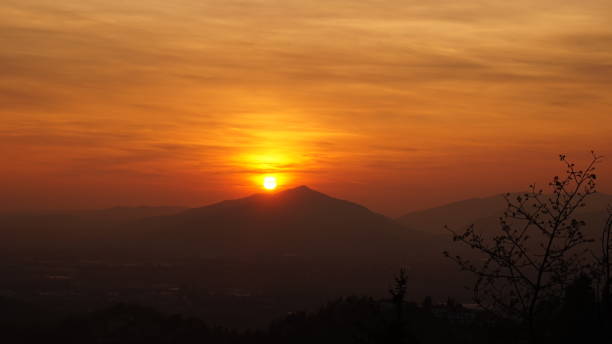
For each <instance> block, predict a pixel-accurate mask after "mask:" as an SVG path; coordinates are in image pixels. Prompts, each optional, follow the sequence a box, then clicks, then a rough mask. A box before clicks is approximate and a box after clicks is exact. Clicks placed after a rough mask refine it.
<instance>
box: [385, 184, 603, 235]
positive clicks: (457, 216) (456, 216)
mask: <svg viewBox="0 0 612 344" xmlns="http://www.w3.org/2000/svg"><path fill="white" fill-rule="evenodd" d="M517 195H518V194H517ZM609 204H612V195H607V194H602V193H596V194H593V195H591V196H589V197H588V198H587V201H586V207H584V208H580V209H579V210H578V211H577V213H576V214H577V215H579V216H580V217H581V218H582V219H584V220H585V221H586V222H587V224H589V225H590V226H591V227H594V229H595V228H600V225H603V221H604V220H603V219H604V215H605V213H606V207H607V206H608V205H609ZM505 209H506V201H505V200H504V196H503V195H501V194H500V195H495V196H491V197H486V198H474V199H469V200H464V201H459V202H454V203H450V204H446V205H443V206H440V207H436V208H431V209H427V210H423V211H417V212H412V213H408V214H406V215H404V216H402V217H400V218H398V219H397V221H398V222H400V223H402V224H404V225H406V226H409V227H411V228H416V229H419V230H422V231H425V232H427V233H431V234H448V233H447V231H446V230H445V229H444V226H445V225H448V226H449V227H450V228H452V229H453V230H457V231H461V230H462V229H464V228H466V227H467V226H469V225H471V224H474V225H475V227H476V228H477V229H479V230H482V231H491V230H497V229H498V225H497V224H498V218H499V217H500V216H501V215H502V214H503V212H504V210H505Z"/></svg>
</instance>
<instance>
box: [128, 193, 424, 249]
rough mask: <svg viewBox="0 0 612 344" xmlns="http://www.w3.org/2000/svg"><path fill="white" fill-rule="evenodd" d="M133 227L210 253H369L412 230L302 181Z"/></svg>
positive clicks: (165, 242) (168, 244) (166, 243)
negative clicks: (306, 184) (291, 187)
mask: <svg viewBox="0 0 612 344" xmlns="http://www.w3.org/2000/svg"><path fill="white" fill-rule="evenodd" d="M139 227H142V228H147V230H148V232H147V234H146V236H147V237H148V238H149V239H150V240H152V241H157V242H159V243H160V244H161V245H162V246H163V247H164V248H165V249H170V250H172V249H179V250H181V251H182V252H186V250H190V249H197V250H205V251H199V252H201V253H204V254H208V255H210V256H218V255H221V256H227V255H248V254H257V255H261V254H264V255H292V256H300V257H312V258H315V257H318V258H324V257H337V258H342V257H345V258H351V257H352V258H355V257H362V256H363V255H366V256H375V255H380V254H381V252H388V253H390V252H393V251H397V250H399V249H400V248H401V245H400V242H401V240H402V238H405V239H408V238H409V237H410V236H411V235H413V234H414V233H416V232H414V231H411V230H410V229H407V228H405V227H404V226H401V225H399V224H398V223H396V222H395V221H393V220H392V219H389V218H387V217H385V216H383V215H380V214H377V213H374V212H372V211H370V210H368V209H367V208H365V207H363V206H361V205H358V204H355V203H352V202H349V201H345V200H340V199H336V198H333V197H330V196H327V195H325V194H323V193H320V192H318V191H315V190H312V189H310V188H308V187H306V186H300V187H297V188H293V189H289V190H285V191H280V192H274V193H261V194H255V195H252V196H249V197H246V198H241V199H236V200H229V201H223V202H220V203H216V204H212V205H209V206H205V207H201V208H195V209H190V210H187V211H184V212H181V213H178V214H175V215H170V216H161V217H153V218H148V219H145V220H143V221H141V222H140V224H139ZM398 240H400V242H398Z"/></svg>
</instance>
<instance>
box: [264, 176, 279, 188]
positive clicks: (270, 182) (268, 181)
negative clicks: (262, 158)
mask: <svg viewBox="0 0 612 344" xmlns="http://www.w3.org/2000/svg"><path fill="white" fill-rule="evenodd" d="M263 187H264V188H265V189H266V190H274V189H276V187H277V182H276V177H272V176H269V177H265V178H264V182H263Z"/></svg>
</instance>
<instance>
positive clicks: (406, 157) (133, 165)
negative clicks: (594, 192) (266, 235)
mask: <svg viewBox="0 0 612 344" xmlns="http://www.w3.org/2000/svg"><path fill="white" fill-rule="evenodd" d="M611 23H612V2H610V1H609V0H582V1H577V0H571V1H563V0H555V1H552V0H540V1H532V0H516V1H491V0H488V1H471V0H470V1H468V0H466V1H457V0H436V1H433V0H432V1H422V0H420V1H416V0H415V1H412V0H386V1H382V0H359V1H355V0H282V1H280V0H278V1H277V0H241V1H238V0H218V1H213V0H175V1H167V0H133V1H126V0H3V1H2V2H1V3H0V44H1V46H2V49H0V75H1V78H0V105H1V106H0V119H1V121H0V154H1V156H2V165H1V167H0V207H1V208H2V209H4V210H22V209H43V208H44V209H51V208H53V209H55V208H91V207H108V206H114V205H142V204H147V205H161V204H165V205H189V206H196V205H203V204H206V203H210V202H214V201H218V200H222V199H226V198H232V197H240V196H244V195H247V194H250V193H253V192H256V191H258V190H259V187H258V186H257V185H256V183H255V180H256V179H257V178H259V177H261V176H262V175H263V174H266V173H276V174H278V175H279V178H280V179H281V182H282V184H283V186H284V187H290V186H294V185H301V184H307V185H310V186H311V187H313V188H316V189H319V190H321V191H323V192H326V193H329V194H331V195H334V196H337V197H340V198H346V199H350V200H353V201H356V202H360V203H362V204H364V205H366V206H368V207H370V208H372V209H373V210H377V211H380V212H383V213H386V214H390V215H399V214H402V213H404V212H407V211H409V210H414V209H420V208H426V207H430V206H433V205H438V204H441V203H444V202H448V201H454V200H459V199H464V198H469V197H474V196H486V195H490V194H495V193H501V192H505V191H515V190H520V189H524V187H525V186H526V185H528V184H530V183H531V182H533V181H543V180H544V177H546V176H549V175H552V174H554V173H556V172H558V168H559V167H560V165H559V163H558V161H557V160H556V156H557V155H558V154H559V153H566V154H568V155H569V156H570V158H572V157H573V158H575V159H578V160H583V159H586V158H588V152H589V151H590V150H591V149H594V150H596V151H598V152H599V153H600V154H603V155H607V156H612V135H611V133H612V111H611V110H612V24H611ZM600 173H601V174H602V178H601V181H600V186H601V188H600V189H601V191H605V192H612V161H608V162H605V163H604V164H603V165H602V166H601V171H600ZM606 175H607V176H611V177H610V178H608V177H607V176H606Z"/></svg>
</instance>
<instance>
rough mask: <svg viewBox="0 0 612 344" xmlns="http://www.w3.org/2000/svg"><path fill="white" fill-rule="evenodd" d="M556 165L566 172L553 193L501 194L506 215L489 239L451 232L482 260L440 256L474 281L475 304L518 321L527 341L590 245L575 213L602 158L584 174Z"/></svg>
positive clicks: (583, 264)
mask: <svg viewBox="0 0 612 344" xmlns="http://www.w3.org/2000/svg"><path fill="white" fill-rule="evenodd" d="M560 160H561V161H562V162H563V163H564V165H565V167H566V171H565V175H564V176H563V177H558V176H556V177H554V178H553V180H552V181H551V182H550V183H549V187H550V188H551V189H552V194H548V195H547V194H545V193H544V191H543V190H538V189H536V186H535V185H531V186H530V188H529V191H528V192H525V193H522V194H520V195H514V196H513V195H511V194H506V195H505V200H506V210H505V212H504V214H503V216H501V217H500V218H499V225H500V232H499V233H498V234H497V235H495V236H493V237H492V238H486V237H485V236H484V235H482V234H479V233H476V231H475V229H474V226H473V225H472V226H470V227H468V228H467V229H466V230H465V231H464V232H463V233H460V234H458V233H456V232H454V231H452V230H451V229H450V228H448V227H447V229H448V230H449V231H451V232H452V233H453V240H454V241H456V242H460V243H463V244H465V245H467V246H468V247H470V248H471V249H474V250H476V251H477V252H479V253H480V254H482V255H483V256H484V260H482V261H478V262H474V261H472V260H469V259H466V258H463V257H460V256H457V255H455V256H452V255H451V254H449V253H448V252H444V254H445V255H446V256H447V257H449V258H451V259H452V260H454V261H455V262H456V263H457V264H458V265H459V266H460V268H461V269H462V270H464V271H468V272H471V273H473V274H474V275H475V276H476V282H475V284H474V288H473V292H474V299H475V301H476V302H477V303H478V304H479V305H480V306H481V307H483V308H484V309H487V310H489V311H491V312H493V313H495V314H497V315H498V316H501V317H505V318H510V319H514V320H517V321H519V322H520V323H522V324H523V325H525V326H526V327H527V328H528V331H529V337H530V339H531V341H532V342H534V341H536V338H537V336H538V325H539V323H538V319H541V318H542V317H544V314H543V313H545V312H546V310H549V309H550V307H549V306H548V303H549V302H550V301H551V300H561V299H562V298H563V297H564V293H565V289H566V287H567V286H568V285H569V284H571V283H573V281H574V280H575V279H577V278H578V276H580V275H581V273H583V271H584V270H585V267H586V265H587V263H586V262H585V260H584V259H585V256H586V254H585V253H586V251H587V250H586V249H582V248H584V247H585V246H584V244H586V243H588V242H590V241H591V240H589V239H587V238H585V237H584V235H583V232H582V230H583V227H584V226H585V223H584V222H583V221H580V220H578V219H576V217H575V212H576V210H577V209H579V208H580V207H584V206H585V203H584V202H585V200H586V198H587V197H588V196H589V195H591V194H593V193H594V192H595V191H596V190H595V184H596V179H597V176H596V174H595V169H596V165H597V163H598V162H600V160H601V157H599V156H598V155H596V154H595V153H594V152H592V159H591V161H590V163H589V164H588V165H587V166H586V168H584V169H578V168H577V167H576V166H575V164H574V163H571V162H569V161H567V160H566V157H565V155H561V156H560Z"/></svg>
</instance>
